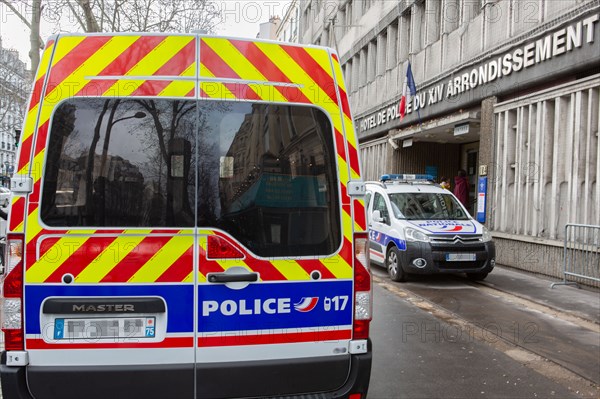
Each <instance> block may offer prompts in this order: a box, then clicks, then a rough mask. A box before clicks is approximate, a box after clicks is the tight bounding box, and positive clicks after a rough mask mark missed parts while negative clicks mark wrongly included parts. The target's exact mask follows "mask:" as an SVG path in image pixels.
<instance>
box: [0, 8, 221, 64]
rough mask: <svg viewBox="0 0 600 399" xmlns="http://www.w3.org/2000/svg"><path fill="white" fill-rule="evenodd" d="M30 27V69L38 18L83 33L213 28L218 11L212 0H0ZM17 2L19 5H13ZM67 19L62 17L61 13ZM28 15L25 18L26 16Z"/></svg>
mask: <svg viewBox="0 0 600 399" xmlns="http://www.w3.org/2000/svg"><path fill="white" fill-rule="evenodd" d="M0 3H3V4H5V5H6V7H8V8H9V9H10V10H11V11H12V12H13V13H14V14H15V15H16V16H17V17H18V18H19V19H21V21H22V22H23V23H24V24H25V25H26V26H27V27H28V28H29V29H30V30H31V36H30V42H31V50H30V53H29V57H30V58H31V69H32V70H33V71H36V70H37V67H38V65H39V50H38V49H41V48H43V47H42V46H43V40H42V39H41V38H40V33H39V32H40V21H41V20H47V21H50V22H52V21H54V25H55V26H53V30H54V31H55V32H58V31H61V30H62V29H63V28H64V27H63V26H62V25H61V24H63V23H64V22H65V21H64V20H65V19H68V20H70V22H71V23H74V24H75V25H76V27H70V28H71V29H69V30H73V28H75V29H81V30H82V31H83V32H185V33H187V32H190V31H191V30H195V29H200V30H205V31H207V32H210V31H213V30H214V28H215V27H216V26H217V24H218V23H219V22H220V19H219V17H220V10H219V8H218V7H217V6H216V4H215V3H214V1H213V0H53V1H49V0H18V1H15V0H0ZM17 5H19V6H17ZM67 15H68V16H70V17H71V18H66V17H65V16H67ZM28 16H29V17H30V19H28V18H27V17H28Z"/></svg>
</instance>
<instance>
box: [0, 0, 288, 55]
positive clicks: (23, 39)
mask: <svg viewBox="0 0 600 399" xmlns="http://www.w3.org/2000/svg"><path fill="white" fill-rule="evenodd" d="M46 1H47V0H42V4H44V3H45V2H46ZM289 3H290V1H289V0H270V1H269V0H265V1H254V0H249V1H248V0H215V1H214V4H215V5H216V7H217V8H218V9H219V10H221V13H222V16H221V21H220V23H219V25H218V27H217V31H216V33H217V34H219V35H221V36H236V37H250V38H253V37H256V34H257V33H258V31H259V25H260V24H261V23H263V22H267V21H268V20H269V17H270V16H272V15H278V16H280V17H283V16H284V14H285V12H286V10H287V7H288V6H289ZM13 4H15V6H16V7H20V8H19V9H20V10H23V8H22V5H20V4H19V3H18V2H16V1H13ZM65 19H66V20H65V21H61V23H60V28H61V29H62V30H63V31H77V30H76V29H74V28H73V24H72V23H70V22H69V18H65ZM56 25H57V24H56V21H48V20H42V24H41V30H42V38H43V39H44V40H46V39H47V37H48V36H49V35H51V34H53V33H54V29H56ZM0 37H2V46H3V47H4V48H14V49H17V50H19V54H20V57H21V60H22V61H24V62H26V63H27V65H29V64H30V63H29V56H28V52H29V30H28V28H27V27H26V26H25V24H24V23H22V22H21V21H20V19H19V18H18V17H17V16H16V15H15V14H14V12H13V11H11V10H10V9H9V8H8V7H7V6H6V5H5V4H3V3H0Z"/></svg>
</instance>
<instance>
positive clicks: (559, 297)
mask: <svg viewBox="0 0 600 399" xmlns="http://www.w3.org/2000/svg"><path fill="white" fill-rule="evenodd" d="M560 281H562V280H559V279H556V278H552V277H547V276H543V275H539V274H533V273H528V272H525V271H520V270H517V269H512V268H509V267H506V266H502V265H496V267H494V270H493V271H492V272H491V273H490V274H489V275H488V276H487V278H486V279H485V280H484V281H482V282H481V283H482V284H483V285H486V286H488V287H490V288H494V289H497V290H499V291H504V292H507V293H509V294H512V295H515V296H517V297H520V298H523V299H527V300H529V301H532V302H535V303H539V304H541V305H544V306H547V307H549V308H552V309H556V310H558V311H562V312H567V313H571V314H572V315H574V316H577V317H579V318H581V319H584V320H587V321H590V322H593V323H596V324H600V289H597V288H591V287H586V286H582V285H580V287H582V288H577V287H576V286H574V285H556V286H554V288H550V285H551V284H552V283H556V282H560Z"/></svg>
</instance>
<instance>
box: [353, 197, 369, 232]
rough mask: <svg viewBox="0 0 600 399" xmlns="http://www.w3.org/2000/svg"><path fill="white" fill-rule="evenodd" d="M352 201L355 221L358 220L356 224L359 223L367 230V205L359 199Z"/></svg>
mask: <svg viewBox="0 0 600 399" xmlns="http://www.w3.org/2000/svg"><path fill="white" fill-rule="evenodd" d="M352 203H353V205H354V221H355V222H356V224H358V226H359V227H360V228H361V229H363V230H365V229H366V228H367V221H366V219H365V218H366V216H365V207H364V205H363V204H362V203H360V202H358V201H353V202H352Z"/></svg>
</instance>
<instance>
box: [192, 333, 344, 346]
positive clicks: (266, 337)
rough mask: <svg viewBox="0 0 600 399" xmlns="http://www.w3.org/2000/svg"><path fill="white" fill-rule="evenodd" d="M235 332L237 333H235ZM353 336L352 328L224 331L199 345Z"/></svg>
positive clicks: (265, 342)
mask: <svg viewBox="0 0 600 399" xmlns="http://www.w3.org/2000/svg"><path fill="white" fill-rule="evenodd" d="M233 334H235V335H233ZM350 338H352V331H351V330H326V331H307V332H284V333H281V334H266V333H265V334H263V333H258V334H248V333H246V332H239V333H235V332H233V333H229V334H228V333H224V334H223V335H220V336H210V337H199V338H198V346H199V347H214V346H237V345H268V344H283V343H288V342H319V341H337V340H346V339H350Z"/></svg>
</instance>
